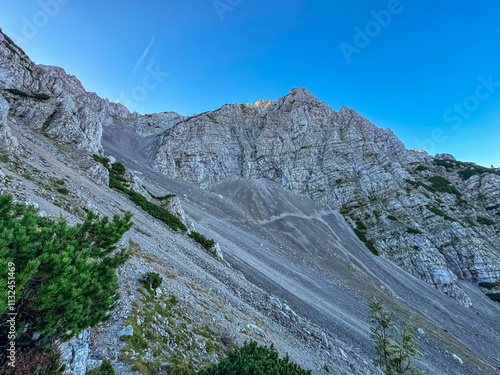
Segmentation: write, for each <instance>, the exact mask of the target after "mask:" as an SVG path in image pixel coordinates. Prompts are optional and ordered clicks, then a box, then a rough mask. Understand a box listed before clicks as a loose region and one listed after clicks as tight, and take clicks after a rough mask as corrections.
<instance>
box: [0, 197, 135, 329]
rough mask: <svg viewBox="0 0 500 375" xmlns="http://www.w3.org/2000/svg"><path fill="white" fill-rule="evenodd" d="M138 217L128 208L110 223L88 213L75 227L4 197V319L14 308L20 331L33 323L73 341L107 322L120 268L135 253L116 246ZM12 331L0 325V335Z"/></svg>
mask: <svg viewBox="0 0 500 375" xmlns="http://www.w3.org/2000/svg"><path fill="white" fill-rule="evenodd" d="M131 218H132V214H131V213H129V212H128V213H126V214H125V216H124V217H123V218H120V217H119V216H118V215H115V216H113V219H112V220H110V219H109V218H108V217H104V218H99V216H98V215H97V214H96V213H94V212H93V211H88V212H87V217H86V219H85V221H84V222H83V223H80V224H77V225H75V226H69V225H68V223H67V221H66V220H65V219H63V218H60V219H59V220H51V219H47V218H42V217H39V216H38V215H37V214H36V211H35V210H34V209H33V208H31V207H26V206H24V205H18V204H13V203H12V197H11V196H0V314H2V315H4V316H3V319H2V321H3V322H5V321H6V319H5V314H6V313H7V312H15V313H17V316H16V322H17V328H18V331H19V332H20V331H21V330H22V329H23V328H27V329H28V332H40V333H42V334H43V335H51V336H57V337H61V338H69V337H71V336H73V335H76V334H78V333H79V332H80V331H81V330H83V329H85V328H87V327H89V326H94V325H96V324H97V323H99V322H102V321H105V320H106V319H108V318H109V313H110V310H112V309H113V308H114V307H115V306H116V302H117V300H118V298H119V295H118V278H117V275H116V272H115V270H116V268H117V267H118V266H120V265H123V264H124V263H125V262H126V261H127V259H128V258H129V257H130V254H129V252H128V250H126V249H117V247H116V243H117V242H118V241H119V240H120V239H121V238H122V236H123V234H124V233H125V232H126V231H127V230H128V229H130V227H131V226H132V222H131ZM9 266H12V267H9ZM13 270H14V271H13ZM11 271H13V272H11ZM9 272H10V273H9ZM11 276H14V280H15V289H13V288H14V286H13V284H14V283H12V282H11V280H12V277H11ZM11 284H12V285H11ZM9 288H10V289H9ZM9 290H10V291H12V290H15V305H13V306H8V305H7V301H8V300H7V294H8V292H9ZM11 295H12V293H11ZM7 328H8V327H6V326H5V325H3V326H0V337H6V335H5V333H6V329H7Z"/></svg>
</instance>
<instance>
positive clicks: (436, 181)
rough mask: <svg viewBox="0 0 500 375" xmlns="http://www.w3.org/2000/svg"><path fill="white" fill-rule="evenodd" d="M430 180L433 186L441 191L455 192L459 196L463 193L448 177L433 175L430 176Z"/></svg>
mask: <svg viewBox="0 0 500 375" xmlns="http://www.w3.org/2000/svg"><path fill="white" fill-rule="evenodd" d="M428 180H429V182H430V183H431V184H432V188H433V189H435V190H436V191H439V192H441V193H449V194H455V195H457V196H460V195H462V194H461V193H460V192H459V191H458V190H457V188H456V187H455V186H453V185H452V184H451V182H450V181H448V180H447V179H446V178H444V177H441V176H433V177H429V178H428Z"/></svg>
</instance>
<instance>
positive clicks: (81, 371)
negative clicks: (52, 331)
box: [59, 330, 90, 375]
mask: <svg viewBox="0 0 500 375" xmlns="http://www.w3.org/2000/svg"><path fill="white" fill-rule="evenodd" d="M89 341H90V338H89V332H88V330H84V331H82V332H81V333H80V335H79V336H78V337H73V338H72V339H71V340H69V341H67V342H63V343H62V344H61V345H60V346H59V350H60V351H61V362H62V363H65V364H66V369H65V371H64V374H73V375H85V373H86V371H87V360H88V356H89Z"/></svg>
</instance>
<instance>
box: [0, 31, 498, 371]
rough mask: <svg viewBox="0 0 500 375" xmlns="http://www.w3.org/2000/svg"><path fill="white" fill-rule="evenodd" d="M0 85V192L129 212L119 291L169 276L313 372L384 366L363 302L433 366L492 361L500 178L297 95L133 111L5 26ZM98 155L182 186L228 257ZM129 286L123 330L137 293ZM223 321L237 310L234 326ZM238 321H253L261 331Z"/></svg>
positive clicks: (147, 177)
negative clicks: (484, 287)
mask: <svg viewBox="0 0 500 375" xmlns="http://www.w3.org/2000/svg"><path fill="white" fill-rule="evenodd" d="M0 89H1V90H2V91H1V92H0V95H1V97H0V135H1V138H0V141H1V147H2V148H3V150H5V152H7V155H8V154H10V156H9V157H7V156H6V154H4V155H3V156H6V157H2V159H1V160H0V163H1V165H2V169H3V170H4V171H5V174H6V175H7V176H8V178H7V176H1V175H0V177H2V187H1V192H2V193H13V194H15V196H16V198H17V199H18V200H20V201H27V200H29V201H34V202H37V203H38V204H39V205H40V206H41V207H42V208H43V209H44V210H45V211H46V212H47V213H48V214H49V215H53V216H57V215H58V213H59V212H62V213H63V214H64V215H67V216H69V217H70V218H71V220H73V221H77V220H78V219H79V217H78V213H79V212H82V209H83V208H93V209H97V210H98V211H99V212H100V213H102V214H107V215H110V214H114V213H119V212H120V210H131V211H133V212H134V221H135V222H136V226H135V227H134V228H133V229H132V231H131V234H130V236H131V238H133V239H134V241H136V242H138V243H139V244H140V246H141V248H142V249H143V252H142V254H141V255H140V256H137V257H136V258H134V259H133V260H132V263H131V265H130V266H129V267H128V268H126V269H124V270H122V271H121V275H122V276H121V279H120V281H121V282H122V284H123V285H136V284H137V276H133V275H135V274H134V272H135V271H134V270H133V267H137V268H138V269H139V270H142V269H144V268H146V269H147V270H154V271H156V272H160V273H163V275H164V279H165V280H167V278H168V283H167V285H168V288H169V291H171V292H175V295H177V296H178V297H179V298H180V299H181V300H182V301H183V302H186V303H188V302H190V303H192V307H190V310H189V312H188V315H190V314H193V315H196V316H201V317H202V319H205V320H206V321H207V322H208V323H207V324H210V325H211V326H213V327H218V328H217V329H219V328H220V326H223V327H225V329H229V330H231V332H232V333H233V334H235V335H238V337H239V340H240V341H242V340H244V339H247V338H248V339H249V338H254V339H257V340H260V342H263V343H270V342H274V343H276V344H277V345H278V347H279V348H280V350H281V351H288V352H290V354H291V358H292V359H293V360H296V361H298V362H300V363H301V364H304V365H305V366H306V367H308V368H312V369H314V371H315V373H318V374H319V373H323V372H322V371H323V370H322V369H321V365H322V364H323V363H328V364H329V366H330V368H332V370H333V371H335V373H340V374H376V373H378V370H377V369H375V368H374V366H373V365H372V364H371V360H372V359H373V352H372V344H371V342H370V340H369V338H368V335H369V329H368V324H367V323H366V320H367V310H368V308H367V305H368V302H369V300H370V298H371V297H372V296H378V298H379V299H380V300H382V301H383V302H384V303H385V304H386V305H387V306H389V307H390V308H391V309H392V310H394V311H395V312H396V313H397V315H398V316H399V318H400V319H401V320H409V322H410V323H411V324H414V325H415V326H416V327H418V328H421V329H422V333H420V336H421V339H420V340H419V341H418V344H419V345H420V346H421V347H422V348H423V351H424V352H425V353H426V357H425V358H424V359H423V361H422V363H421V364H420V365H421V366H422V367H427V368H430V369H431V370H432V371H433V372H434V373H438V374H448V373H449V374H493V373H496V371H497V369H498V368H499V367H498V366H500V362H499V361H498V358H497V354H496V352H497V348H498V344H499V343H500V331H499V327H498V324H497V323H498V322H497V320H498V315H499V312H500V309H499V305H498V304H495V303H494V302H492V301H490V300H489V299H488V298H487V297H486V296H485V295H484V294H483V293H482V292H481V290H480V289H479V288H478V287H477V286H476V285H475V282H477V281H494V280H495V279H497V278H499V274H498V272H499V271H498V270H499V267H498V259H499V256H498V245H496V244H497V243H498V241H497V239H498V232H497V231H498V216H497V215H496V212H497V208H495V206H496V205H497V204H498V203H499V201H498V198H499V195H498V194H499V189H498V180H497V178H498V175H497V171H493V170H488V169H479V168H478V167H475V166H472V169H471V166H469V165H467V164H464V163H460V162H456V161H453V160H451V157H450V156H440V157H439V158H432V157H429V156H427V155H426V154H425V153H419V152H416V151H408V150H405V148H404V146H403V144H402V143H401V142H400V141H399V140H398V139H397V138H396V137H395V136H394V134H392V132H391V131H388V130H381V129H378V128H376V127H375V126H374V125H373V124H371V123H370V122H369V121H367V120H366V119H363V118H362V117H361V116H359V115H358V114H356V113H355V112H354V111H352V110H350V109H347V108H342V109H341V110H340V111H339V112H335V111H334V110H332V109H331V108H329V107H328V106H327V105H326V104H324V103H320V102H319V101H317V100H316V99H315V98H314V97H313V96H312V95H311V94H310V93H308V92H307V91H306V90H304V89H300V88H299V89H294V90H292V92H291V93H290V94H289V95H287V96H285V97H283V98H281V99H279V100H278V101H276V102H273V101H267V102H266V101H260V102H258V103H257V104H255V105H253V104H234V105H226V106H224V107H222V108H221V109H219V110H217V111H214V112H208V113H205V114H201V115H197V116H192V117H186V116H181V115H178V114H175V113H173V112H167V113H160V114H152V115H140V114H137V113H130V112H128V110H127V109H126V108H125V107H123V106H120V105H117V104H113V103H109V101H107V100H104V99H101V98H99V97H98V96H97V95H96V94H93V93H88V92H86V91H85V90H84V89H83V87H82V86H81V84H80V83H79V82H78V80H77V79H76V78H75V77H71V76H68V75H66V74H65V73H64V71H63V70H62V69H61V68H55V67H45V66H37V65H35V64H34V63H33V62H31V61H30V60H29V59H28V57H27V56H26V55H25V54H24V53H23V52H22V51H20V50H19V48H18V47H17V46H15V45H14V44H13V43H12V42H9V40H8V39H7V38H6V36H5V35H4V34H1V33H0ZM42 94H45V95H46V96H48V97H49V98H47V97H46V96H44V95H42ZM2 98H4V99H2ZM2 100H3V101H2ZM92 153H99V154H100V155H103V156H104V155H110V156H113V157H115V158H117V159H118V160H119V161H121V162H123V164H125V166H126V167H127V170H129V171H130V173H131V174H132V176H133V177H134V181H135V184H134V186H135V188H136V189H144V187H143V186H145V187H146V188H147V190H149V191H151V192H152V194H154V195H156V196H162V195H165V194H167V193H169V194H176V195H177V196H178V198H179V202H180V203H181V204H182V207H183V209H184V211H185V213H186V215H187V216H188V217H189V218H191V219H192V220H194V222H195V225H196V230H198V231H200V232H202V233H204V234H206V235H207V236H208V237H212V238H214V239H215V240H216V241H217V242H218V243H220V244H221V247H222V250H223V253H224V257H225V259H226V260H227V261H228V263H229V265H230V266H231V267H227V266H225V265H224V264H222V263H220V262H218V261H217V260H216V259H214V258H213V257H212V256H211V255H210V254H207V253H206V252H204V251H203V250H201V248H200V247H199V246H197V245H196V243H194V242H193V241H192V240H191V239H189V238H188V237H187V236H186V235H183V234H181V233H176V232H173V231H171V230H170V229H169V228H168V227H166V226H165V225H164V224H163V223H161V222H159V221H158V220H155V219H153V218H152V217H151V216H149V215H147V214H146V213H145V212H143V211H141V210H139V209H138V208H137V207H136V206H134V205H133V204H132V203H131V202H130V200H129V199H128V198H127V197H126V196H125V195H123V194H120V193H118V192H116V191H113V190H111V189H109V188H108V181H109V175H108V171H107V170H106V169H105V168H104V167H102V166H101V165H100V164H98V163H96V162H95V161H94V160H93V158H92V156H91V154H92ZM160 172H161V173H160ZM28 177H29V178H28ZM435 177H441V178H446V179H447V180H448V181H449V182H450V184H448V183H447V182H446V181H443V180H441V179H439V178H438V179H436V178H435ZM56 178H57V179H61V178H65V179H66V180H67V182H66V184H67V185H68V186H69V187H70V191H71V193H70V194H69V195H68V196H62V195H61V194H58V193H56V192H54V190H53V189H54V187H53V186H51V184H50V181H52V179H56ZM198 185H201V186H202V187H203V189H200V188H199V186H198ZM287 190H288V191H287ZM457 192H458V193H457ZM296 193H301V194H296ZM462 201H464V202H462ZM337 209H340V212H339V211H338V210H337ZM440 213H442V214H443V215H448V217H449V218H446V216H443V215H441V214H440ZM392 217H393V218H392ZM480 217H482V218H483V219H479V218H480ZM394 219H395V220H394ZM450 219H453V220H456V221H453V220H450ZM469 219H470V221H469ZM488 220H491V221H492V222H493V224H491V225H487V224H484V223H488ZM471 222H472V223H471ZM480 222H481V223H483V224H481V223H480ZM473 224H474V225H473ZM353 228H355V229H357V230H358V233H360V232H361V233H364V234H365V236H366V240H365V243H366V244H368V245H369V246H371V245H370V242H369V241H373V246H374V249H375V250H377V251H378V252H379V253H380V254H381V255H382V256H380V257H377V256H375V255H374V254H372V253H371V252H370V251H369V250H368V249H367V247H366V246H365V244H363V242H361V241H360V240H359V238H358V237H357V236H356V234H355V232H354V231H353ZM408 228H413V229H414V230H415V231H419V232H421V233H408ZM415 247H418V249H417V248H415ZM385 258H388V259H385ZM148 259H149V261H147V260H148ZM151 259H153V261H151ZM389 260H390V261H389ZM395 264H398V265H400V266H401V267H402V268H404V269H405V270H407V271H409V273H408V272H405V271H403V270H402V269H401V268H400V267H398V266H397V265H395ZM167 271H168V272H167ZM170 272H175V273H176V274H177V275H178V276H176V277H172V278H170V277H169V276H170ZM181 273H185V275H187V276H186V278H187V277H189V280H187V279H185V278H184V276H182V275H181ZM411 274H413V275H416V276H418V277H420V278H422V279H424V280H426V281H430V282H431V283H432V284H433V285H436V286H438V287H439V288H440V289H442V290H445V291H446V292H448V293H449V294H450V295H452V296H455V297H456V298H457V300H458V301H455V300H453V299H451V298H449V297H448V296H446V295H444V294H443V293H440V292H439V291H438V290H436V289H435V288H434V287H433V286H432V285H430V284H429V283H425V282H424V281H422V280H419V279H418V278H416V277H414V276H412V275H411ZM469 281H473V283H471V282H469ZM190 283H194V284H190ZM188 285H194V286H193V287H192V288H190V287H187V286H188ZM197 288H198V289H203V290H204V291H205V292H206V293H207V296H210V298H215V297H214V296H217V298H220V301H219V302H218V304H219V305H218V304H214V305H211V306H212V308H211V309H206V310H205V309H204V308H202V307H200V306H204V304H205V303H207V300H210V298H209V297H207V296H204V297H202V298H201V299H200V297H199V296H194V295H195V294H196V293H195V291H196V290H197ZM128 292H130V293H132V294H131V295H128ZM205 292H203V293H205ZM122 296H123V300H124V302H123V304H124V306H123V307H121V308H120V309H119V311H118V312H117V314H116V321H117V323H116V324H121V323H122V322H123V321H124V317H126V316H127V315H128V314H129V313H130V311H129V310H130V309H131V303H132V301H131V300H132V297H136V295H135V294H134V293H133V292H132V291H131V290H128V291H124V292H122ZM271 296H274V297H272V298H271ZM276 297H278V298H279V300H280V301H277V299H276ZM193 301H194V302H193ZM285 301H286V302H285ZM278 302H279V303H278ZM220 306H223V307H220ZM466 306H469V308H467V307H466ZM470 306H472V307H470ZM292 311H293V312H292ZM195 312H196V314H195ZM228 313H229V314H230V315H231V314H233V313H234V314H235V316H237V317H238V318H237V319H234V320H232V321H231V323H228V321H227V318H226V317H225V314H228ZM122 315H123V316H122ZM190 316H191V315H190ZM231 316H232V315H231ZM205 320H204V321H205ZM247 323H252V324H261V325H262V327H263V328H264V329H265V331H264V336H260V335H259V334H255V333H252V332H249V329H248V326H247ZM116 324H115V325H111V326H110V327H102V328H99V329H98V330H97V332H96V334H97V336H95V337H98V339H97V341H94V342H93V345H94V346H95V345H97V346H98V348H96V349H95V350H92V351H91V352H92V353H91V357H92V358H94V356H95V355H96V353H97V352H98V350H99V349H102V347H107V346H109V345H108V341H106V340H104V339H102V335H104V334H105V333H106V332H108V333H109V335H111V336H113V340H114V341H112V344H111V345H112V346H114V347H116V348H120V345H122V344H120V343H119V342H117V340H116V337H115V336H114V335H115V333H114V332H115V331H113V329H115V328H117V325H116ZM214 329H215V328H214ZM102 331H104V333H103V332H102ZM257 332H260V331H258V330H257ZM94 340H96V339H94ZM452 354H456V355H457V356H459V357H460V358H462V359H463V360H464V361H465V363H464V364H463V365H462V364H460V362H459V361H458V360H456V359H454V358H453V357H452ZM113 360H114V361H115V362H114V363H115V365H117V364H120V361H119V359H118V358H115V359H113ZM120 366H124V367H123V368H124V369H123V371H122V372H120V373H121V374H128V373H130V366H128V367H127V366H125V365H123V363H122V364H120Z"/></svg>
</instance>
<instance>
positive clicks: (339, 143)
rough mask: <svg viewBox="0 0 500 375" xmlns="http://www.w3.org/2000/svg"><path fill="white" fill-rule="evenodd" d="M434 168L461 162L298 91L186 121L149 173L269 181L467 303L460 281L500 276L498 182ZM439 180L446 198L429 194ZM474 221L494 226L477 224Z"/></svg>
mask: <svg viewBox="0 0 500 375" xmlns="http://www.w3.org/2000/svg"><path fill="white" fill-rule="evenodd" d="M436 160H449V161H455V158H454V157H453V156H451V155H449V154H440V155H438V156H437V157H436V158H432V157H430V156H428V155H427V153H425V152H418V151H415V150H407V149H406V148H405V147H404V145H403V143H401V141H399V139H398V138H397V137H396V136H395V135H394V134H393V132H392V131H391V130H389V129H387V130H383V129H379V128H377V127H376V126H375V125H373V124H372V123H370V122H369V121H368V120H366V119H365V118H363V117H362V116H360V115H359V114H358V113H356V112H355V111H354V110H352V109H349V108H346V107H343V108H341V109H340V111H339V112H336V111H334V110H333V109H331V108H330V107H329V106H328V105H327V104H326V103H321V102H320V101H318V100H317V99H316V97H314V96H313V95H312V94H310V93H309V92H308V91H307V90H305V89H303V88H297V89H294V90H292V91H291V92H290V93H289V94H288V95H286V96H285V97H283V98H280V99H278V100H277V101H276V102H274V101H268V102H264V101H260V102H257V103H256V104H231V105H225V106H223V107H222V108H220V109H219V110H217V111H213V112H207V113H203V114H200V115H197V116H193V117H190V118H187V119H184V120H182V121H180V122H179V123H177V124H176V125H175V126H173V127H172V128H171V129H168V130H166V131H165V132H163V134H162V136H161V137H160V138H158V140H157V144H156V152H155V154H154V155H153V167H154V168H155V169H157V170H158V171H161V172H162V173H164V174H166V175H168V176H169V177H173V178H179V179H183V180H187V181H190V182H196V183H198V184H200V185H201V186H208V185H209V184H211V183H214V182H217V181H220V180H223V179H225V178H228V177H232V176H238V177H244V178H249V179H252V178H266V179H271V180H274V181H276V182H278V183H279V184H280V185H282V187H283V188H285V189H288V190H292V191H294V192H296V193H303V194H308V195H309V196H311V197H312V198H313V199H315V200H316V201H318V202H320V203H326V204H328V205H330V206H331V207H333V208H342V212H343V213H344V214H345V217H346V219H347V220H348V221H349V222H350V223H351V225H352V226H353V227H354V228H356V229H358V230H359V231H361V232H363V233H364V235H365V237H366V238H367V240H368V241H372V242H373V243H374V244H375V245H374V246H375V248H376V249H377V251H378V252H379V253H380V254H381V255H382V256H384V257H386V258H388V259H390V260H392V261H393V262H395V263H397V264H398V265H400V266H401V267H403V268H404V269H405V270H407V271H408V272H410V273H412V274H413V275H415V276H417V277H420V278H422V279H424V280H427V281H429V282H431V283H433V284H434V285H435V286H436V287H437V288H439V289H441V290H443V291H444V292H446V293H448V294H449V295H450V296H453V297H454V298H457V299H458V300H460V301H461V302H462V303H464V304H465V305H471V302H470V299H469V298H468V297H467V296H466V295H465V293H464V292H463V291H462V290H461V289H460V288H459V287H458V286H457V285H456V281H457V280H458V279H463V280H472V281H483V280H490V281H492V280H496V279H498V278H500V260H499V259H500V249H499V247H498V245H497V243H498V226H497V225H498V215H492V213H493V212H491V211H490V212H488V211H487V210H485V207H486V206H487V205H490V206H494V205H495V204H498V203H499V194H500V183H499V181H500V180H499V179H500V176H499V175H498V174H495V173H490V172H487V173H483V174H480V175H475V176H473V177H471V178H469V179H467V180H465V181H464V179H463V178H460V176H459V175H457V173H456V172H454V171H451V170H449V169H445V168H443V167H441V166H440V165H439V164H436V162H435V161H436ZM436 176H439V177H442V178H444V179H446V181H448V183H449V186H450V189H448V190H449V191H445V190H446V189H441V188H440V187H439V186H438V188H434V187H432V186H433V183H432V182H430V181H429V180H428V179H429V178H430V179H431V181H432V179H433V178H434V177H436ZM439 182H440V181H436V182H435V183H436V184H437V185H439ZM441 183H442V181H441ZM445 184H446V183H445ZM451 187H456V189H458V190H457V191H458V193H454V192H453V190H451ZM440 189H441V190H442V191H441V190H440ZM461 205H464V206H463V207H462V206H461ZM493 214H494V213H493ZM478 216H485V217H488V218H489V219H490V220H492V221H493V223H495V225H496V226H495V225H489V226H488V225H477V217H478ZM457 254H458V256H457Z"/></svg>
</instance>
